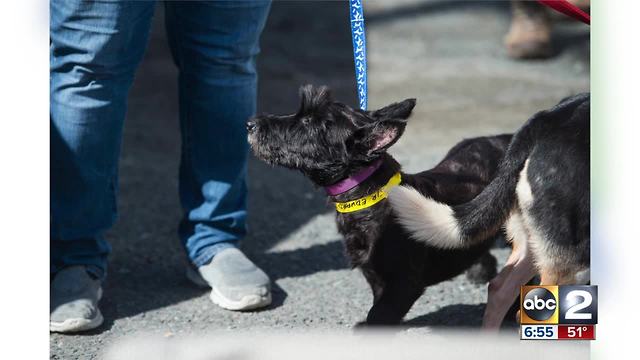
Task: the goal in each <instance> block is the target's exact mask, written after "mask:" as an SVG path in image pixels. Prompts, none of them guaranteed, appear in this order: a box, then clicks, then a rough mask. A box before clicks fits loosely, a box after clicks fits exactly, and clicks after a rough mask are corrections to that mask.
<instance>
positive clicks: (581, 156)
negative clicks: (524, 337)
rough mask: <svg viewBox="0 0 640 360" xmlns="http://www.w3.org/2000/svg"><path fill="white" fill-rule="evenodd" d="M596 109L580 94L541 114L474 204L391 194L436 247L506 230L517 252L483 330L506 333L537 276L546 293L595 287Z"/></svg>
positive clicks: (415, 232)
mask: <svg viewBox="0 0 640 360" xmlns="http://www.w3.org/2000/svg"><path fill="white" fill-rule="evenodd" d="M589 109H590V101H589V94H580V95H576V96H573V97H571V98H567V99H565V100H563V101H561V102H560V103H559V104H558V105H556V106H555V107H553V108H551V109H549V110H545V111H541V112H539V113H537V114H535V115H534V116H533V117H532V118H531V119H529V121H528V122H527V123H526V124H525V125H524V126H523V127H522V128H520V130H518V132H517V133H516V134H515V135H514V136H513V140H512V141H511V144H510V145H509V150H508V151H507V153H506V155H505V157H504V159H503V160H502V163H501V164H500V167H499V170H498V172H497V174H496V176H495V178H494V179H493V181H491V183H490V184H489V185H487V187H486V188H485V189H484V190H483V191H482V192H481V193H480V194H478V196H477V197H475V198H474V199H473V200H472V201H470V202H468V203H465V204H460V205H457V206H450V204H442V201H441V200H439V199H437V198H435V197H432V196H430V195H429V194H426V195H427V196H428V197H430V198H427V197H424V196H423V195H422V194H421V193H420V192H422V188H421V187H418V188H417V189H418V190H420V192H417V191H414V190H412V189H410V188H405V187H402V186H401V187H397V188H394V189H393V190H391V194H390V197H389V198H390V203H391V204H392V206H393V208H394V210H395V211H396V212H397V214H398V217H399V221H400V222H401V223H402V224H403V225H404V227H406V228H407V229H408V231H409V232H410V233H411V235H412V237H413V238H415V239H416V240H418V241H421V242H424V243H426V244H428V245H430V246H436V247H438V248H443V249H451V248H465V247H470V246H475V244H478V243H482V242H484V241H485V240H486V238H487V236H490V235H491V234H492V233H493V232H495V231H496V230H497V229H498V228H500V227H501V226H505V228H506V230H507V234H508V236H509V239H510V240H511V241H512V243H513V252H512V254H511V256H510V257H509V259H508V260H507V264H506V265H505V267H504V270H503V271H501V272H500V274H499V275H498V276H497V277H496V278H495V279H494V280H492V281H491V284H490V286H489V300H488V303H487V309H486V311H485V317H484V324H483V325H484V327H487V328H497V327H499V326H500V324H501V323H502V320H503V318H504V315H505V313H506V312H507V310H508V308H509V306H510V305H511V303H512V302H513V301H514V300H515V299H516V298H517V296H518V291H519V289H520V286H521V285H524V284H525V283H526V282H527V281H529V279H531V278H532V277H533V276H534V275H540V283H541V284H542V285H566V284H586V283H588V282H589V265H590V259H589V252H590V248H591V247H590V241H589V240H590V232H589V231H590V230H589V226H590V218H589V215H590V200H589V187H590V186H589V134H590V131H589V113H590V112H589ZM410 186H411V185H410Z"/></svg>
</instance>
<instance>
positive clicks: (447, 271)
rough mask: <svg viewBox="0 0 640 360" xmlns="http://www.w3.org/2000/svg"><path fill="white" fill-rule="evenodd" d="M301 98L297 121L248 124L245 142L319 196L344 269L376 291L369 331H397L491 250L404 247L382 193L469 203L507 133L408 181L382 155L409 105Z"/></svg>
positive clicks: (484, 246) (308, 91)
mask: <svg viewBox="0 0 640 360" xmlns="http://www.w3.org/2000/svg"><path fill="white" fill-rule="evenodd" d="M300 93H301V97H302V104H301V107H300V109H299V110H298V111H297V112H296V113H294V114H291V115H284V116H277V115H261V116H257V117H255V118H254V119H251V120H250V121H249V122H248V123H247V130H248V133H249V143H250V145H251V147H252V149H253V152H254V153H255V155H256V156H257V157H258V158H260V159H262V160H264V161H266V162H268V163H270V164H273V165H279V166H284V167H287V168H291V169H297V170H300V171H301V172H302V173H304V174H305V175H306V176H307V177H308V178H309V179H311V181H313V182H314V183H315V184H316V185H318V186H321V187H324V188H325V190H326V191H327V194H328V198H329V200H330V201H331V202H333V203H335V204H336V211H337V213H336V216H337V224H338V230H339V231H340V233H341V234H342V235H343V236H344V240H345V247H346V252H347V255H348V257H349V258H350V261H351V264H352V265H353V266H354V267H359V268H360V269H361V270H362V272H363V274H364V276H365V278H366V279H367V281H368V283H369V285H370V286H371V289H372V291H373V298H374V302H373V307H372V308H371V309H370V311H369V314H368V316H367V323H368V324H395V323H398V322H400V321H401V320H402V318H403V317H404V315H405V314H406V313H407V312H408V311H409V309H410V308H411V306H412V305H413V303H414V302H415V301H416V300H417V299H418V297H419V296H420V295H421V294H422V293H423V291H424V288H425V287H426V286H429V285H432V284H436V283H438V282H441V281H444V280H447V279H450V278H452V277H454V276H456V275H458V274H459V273H461V272H462V271H464V270H465V269H467V268H468V267H469V266H471V265H472V264H474V262H476V261H477V260H478V259H479V258H481V257H483V256H484V257H485V258H486V256H487V255H488V252H487V250H488V248H489V247H490V246H491V244H492V242H491V241H487V240H484V239H483V241H477V242H475V243H474V244H473V245H471V246H468V247H465V248H464V249H456V250H451V249H439V248H437V247H434V246H425V245H424V243H422V242H418V241H415V240H412V239H410V237H409V233H408V232H407V231H406V230H405V229H404V228H402V227H401V226H400V224H399V223H398V222H397V221H396V219H395V218H394V216H393V214H392V211H391V207H390V205H389V203H388V202H387V201H386V196H387V191H388V189H389V188H391V187H393V186H395V185H398V184H402V185H407V186H411V187H413V188H416V189H420V191H421V192H422V193H423V194H425V195H427V196H429V197H431V198H433V199H436V200H437V201H439V202H441V203H444V204H448V205H452V206H454V205H459V204H463V203H466V202H468V201H470V200H471V199H473V198H474V197H475V196H476V195H477V194H479V193H480V191H482V189H484V187H485V186H486V185H487V184H488V183H489V182H490V181H491V180H492V179H493V176H494V174H495V172H496V170H497V167H498V164H499V162H500V160H501V159H502V157H503V156H504V153H505V151H506V148H507V145H508V144H509V141H510V140H511V135H501V136H494V137H479V138H474V139H469V140H465V141H462V142H461V143H459V144H457V145H456V146H455V147H453V148H452V149H451V150H450V151H449V153H448V154H447V155H446V156H445V158H444V160H442V162H440V163H439V164H438V165H437V166H436V167H434V168H433V169H431V170H428V171H425V172H422V173H419V174H406V173H403V172H402V171H401V170H400V165H399V164H398V163H397V162H396V161H395V160H394V159H393V158H392V157H391V156H390V155H389V154H388V153H387V152H386V151H387V149H388V148H389V147H390V146H391V145H393V144H394V143H395V142H396V141H397V140H398V139H399V138H400V136H401V135H402V133H403V132H404V129H405V126H406V124H407V118H408V117H409V115H410V114H411V111H412V110H413V107H414V106H415V100H414V99H407V100H404V101H402V102H399V103H394V104H391V105H389V106H387V107H384V108H382V109H379V110H376V111H361V110H354V109H352V108H350V107H349V106H347V105H344V104H342V103H339V102H335V101H334V100H333V99H332V97H331V95H330V94H329V90H328V89H327V88H326V87H320V88H314V87H311V86H305V87H302V88H301V90H300ZM489 256H490V255H489ZM491 259H493V258H491ZM493 261H494V262H493V264H491V263H490V262H489V264H490V265H492V266H493V268H494V269H495V259H493Z"/></svg>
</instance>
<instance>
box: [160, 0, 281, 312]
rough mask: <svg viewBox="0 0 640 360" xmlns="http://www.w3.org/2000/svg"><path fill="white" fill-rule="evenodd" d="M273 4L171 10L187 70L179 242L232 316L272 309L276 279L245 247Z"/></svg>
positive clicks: (173, 41) (189, 5)
mask: <svg viewBox="0 0 640 360" xmlns="http://www.w3.org/2000/svg"><path fill="white" fill-rule="evenodd" d="M269 6H270V3H269V2H268V1H223V2H200V1H198V2H196V1H189V2H167V3H166V8H165V9H166V25H167V32H168V36H169V42H170V46H171V51H172V55H173V57H174V60H175V62H176V64H177V66H178V68H179V70H180V75H179V87H180V88H179V98H180V123H181V131H182V157H181V164H180V198H181V202H182V205H183V208H184V218H183V220H182V222H181V224H180V237H181V239H182V241H183V243H184V246H185V249H186V252H187V255H188V257H189V259H190V260H191V262H192V264H193V265H194V267H195V268H197V269H198V271H197V272H196V271H191V272H189V274H190V278H191V279H192V280H195V281H197V282H204V283H206V285H208V286H211V287H212V292H211V299H212V300H213V301H214V302H215V303H216V304H218V305H220V306H222V307H224V308H227V309H231V310H246V309H252V308H258V307H262V306H266V305H268V304H269V303H270V302H271V295H270V286H269V278H268V277H267V276H266V274H265V273H264V272H263V271H262V270H260V269H259V268H257V267H256V266H255V265H254V264H253V263H252V262H251V261H250V260H249V259H248V258H246V256H244V254H242V252H240V251H239V250H238V249H237V247H238V242H239V240H240V239H241V238H242V237H244V235H245V233H246V229H245V226H246V225H245V221H246V193H247V188H246V179H245V178H246V166H247V155H248V144H247V134H246V121H247V119H248V118H249V117H250V116H251V115H253V114H254V112H255V109H256V82H257V75H256V69H255V57H256V55H257V54H258V41H259V37H260V33H261V32H262V29H263V27H264V24H265V21H266V18H267V14H268V11H269Z"/></svg>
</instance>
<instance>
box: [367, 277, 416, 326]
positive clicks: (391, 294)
mask: <svg viewBox="0 0 640 360" xmlns="http://www.w3.org/2000/svg"><path fill="white" fill-rule="evenodd" d="M423 291H424V289H423V287H422V286H421V285H420V284H416V283H412V282H411V281H409V280H408V279H405V278H401V279H394V280H393V281H388V282H387V283H386V284H385V286H384V288H383V289H382V292H381V294H380V297H379V298H378V299H377V300H376V301H375V302H374V304H373V307H371V309H370V310H369V314H368V315H367V325H395V324H398V323H399V322H400V321H402V318H404V316H405V315H406V314H407V312H409V309H411V306H413V304H414V303H415V302H416V300H418V298H419V297H420V295H422V292H423Z"/></svg>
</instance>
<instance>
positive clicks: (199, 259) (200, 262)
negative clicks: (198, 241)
mask: <svg viewBox="0 0 640 360" xmlns="http://www.w3.org/2000/svg"><path fill="white" fill-rule="evenodd" d="M237 247H238V243H237V242H235V241H234V242H229V241H225V242H221V243H217V244H213V245H210V246H207V247H206V248H204V249H202V250H201V251H200V253H199V254H198V256H196V258H195V259H192V260H191V262H192V263H193V265H195V267H196V268H198V267H200V266H204V265H207V264H208V263H210V262H211V260H213V257H214V256H216V255H217V254H218V253H219V252H221V251H222V250H225V249H229V248H237Z"/></svg>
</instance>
